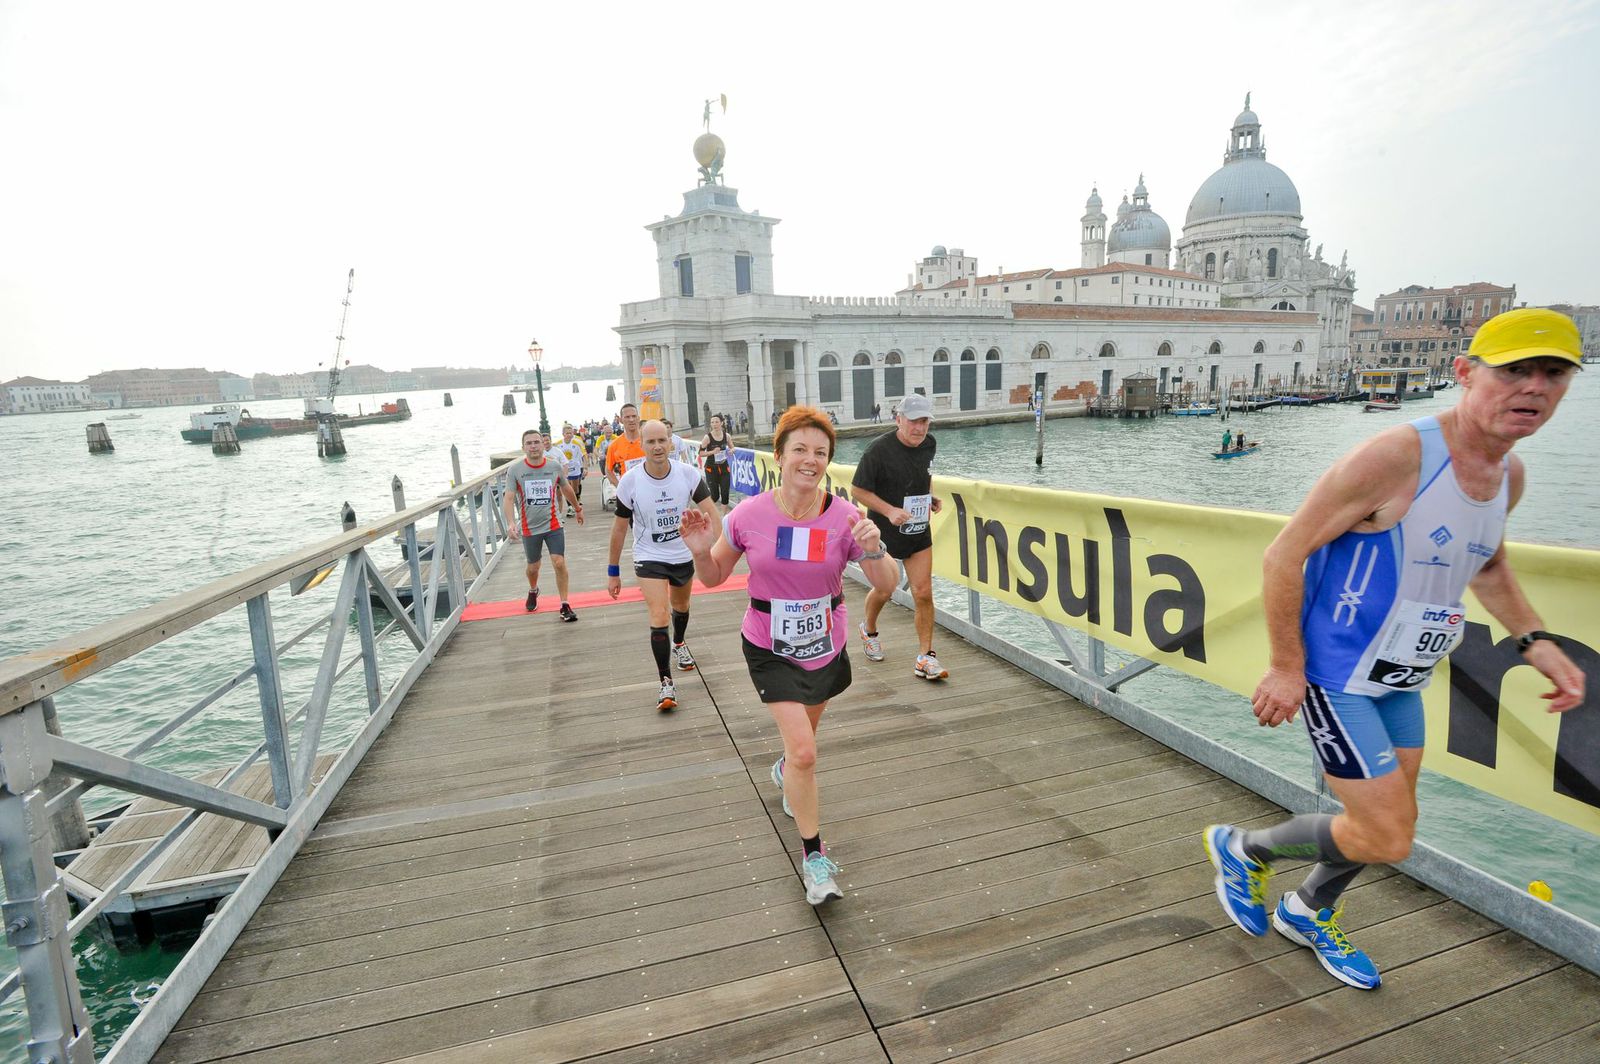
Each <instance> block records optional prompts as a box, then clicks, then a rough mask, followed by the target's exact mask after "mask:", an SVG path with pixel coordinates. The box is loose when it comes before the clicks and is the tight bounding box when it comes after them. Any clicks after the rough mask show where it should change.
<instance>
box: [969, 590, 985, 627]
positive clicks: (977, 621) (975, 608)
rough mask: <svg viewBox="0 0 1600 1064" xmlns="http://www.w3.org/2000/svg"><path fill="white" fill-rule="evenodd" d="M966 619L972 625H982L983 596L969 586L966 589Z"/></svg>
mask: <svg viewBox="0 0 1600 1064" xmlns="http://www.w3.org/2000/svg"><path fill="white" fill-rule="evenodd" d="M967 620H969V621H971V622H972V625H973V627H975V628H982V627H983V596H981V595H979V594H978V593H977V592H976V591H974V590H972V589H971V588H968V589H967Z"/></svg>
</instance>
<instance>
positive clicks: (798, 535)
mask: <svg viewBox="0 0 1600 1064" xmlns="http://www.w3.org/2000/svg"><path fill="white" fill-rule="evenodd" d="M827 550H828V530H827V529H825V528H795V527H793V526H789V527H785V528H780V529H778V557H780V558H786V559H788V560H789V561H794V562H820V561H822V560H823V558H824V557H826V555H827Z"/></svg>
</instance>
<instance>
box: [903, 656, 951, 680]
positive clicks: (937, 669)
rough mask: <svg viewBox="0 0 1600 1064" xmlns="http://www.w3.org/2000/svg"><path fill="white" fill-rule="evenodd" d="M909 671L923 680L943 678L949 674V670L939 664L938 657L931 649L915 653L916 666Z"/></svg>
mask: <svg viewBox="0 0 1600 1064" xmlns="http://www.w3.org/2000/svg"><path fill="white" fill-rule="evenodd" d="M911 671H912V672H913V673H915V674H916V675H918V676H920V677H922V678H923V679H924V680H943V679H944V678H945V677H947V676H949V675H950V671H949V670H948V669H946V668H945V667H944V666H943V665H940V664H939V659H938V657H937V656H936V655H935V654H934V653H933V652H932V651H931V650H930V651H929V652H928V653H926V654H918V655H917V664H916V667H915V668H913V669H912V670H911Z"/></svg>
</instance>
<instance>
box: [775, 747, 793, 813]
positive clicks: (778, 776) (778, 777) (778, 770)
mask: <svg viewBox="0 0 1600 1064" xmlns="http://www.w3.org/2000/svg"><path fill="white" fill-rule="evenodd" d="M772 782H773V783H776V784H777V785H778V790H780V791H781V790H783V758H781V757H780V758H778V760H776V761H774V762H773V763H772ZM783 815H784V816H786V817H788V818H789V819H790V820H793V819H794V810H792V809H790V808H789V796H788V795H787V794H786V795H784V796H783Z"/></svg>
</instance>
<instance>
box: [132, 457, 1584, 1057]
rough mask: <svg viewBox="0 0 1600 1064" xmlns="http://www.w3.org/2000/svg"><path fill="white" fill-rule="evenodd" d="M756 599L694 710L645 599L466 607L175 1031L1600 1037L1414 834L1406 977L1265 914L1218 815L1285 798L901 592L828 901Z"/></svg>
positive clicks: (1338, 1052)
mask: <svg viewBox="0 0 1600 1064" xmlns="http://www.w3.org/2000/svg"><path fill="white" fill-rule="evenodd" d="M589 494H590V495H591V496H594V495H595V494H597V493H596V492H595V491H594V485H593V484H592V483H591V485H590V491H589ZM595 516H596V517H599V518H601V520H599V521H598V522H595V523H594V524H592V525H591V527H590V528H588V529H574V530H573V531H572V533H571V534H570V538H569V549H570V551H571V561H572V565H573V573H574V590H591V591H592V590H594V589H595V588H598V587H600V586H601V585H602V583H603V579H602V576H601V574H602V573H603V572H604V568H603V566H604V558H603V555H602V552H603V550H604V542H605V532H606V531H607V530H608V528H609V524H610V520H611V519H610V516H609V515H604V514H602V513H601V512H600V511H598V510H597V511H596V513H595ZM513 549H517V548H513ZM519 553H520V552H519ZM505 562H506V564H504V565H502V566H500V567H499V568H498V569H497V571H496V573H495V574H494V576H493V577H492V580H491V587H490V590H489V593H488V595H487V596H485V597H486V598H487V599H490V600H520V599H521V597H522V595H523V593H524V585H523V582H522V575H521V568H522V567H521V559H520V557H516V558H511V557H508V558H506V559H505ZM628 582H630V581H629V580H625V583H628ZM543 585H544V589H545V598H544V603H548V606H549V607H553V606H554V602H553V601H552V600H553V598H554V595H553V594H552V592H553V590H554V580H553V575H552V574H551V572H550V570H549V564H548V562H547V563H546V569H545V574H544V580H543ZM846 586H847V587H850V588H852V590H851V591H850V594H849V598H850V609H851V611H852V616H854V617H857V618H859V616H860V612H859V611H860V609H861V597H862V596H861V592H860V589H859V588H854V587H853V585H850V584H849V583H848V582H847V585H846ZM745 601H746V600H745V597H744V595H743V594H742V593H740V592H720V593H712V594H705V595H700V596H697V597H696V599H695V602H694V607H693V621H692V625H691V628H690V637H689V641H690V645H691V646H692V647H693V649H694V651H695V654H696V656H697V657H698V659H699V662H700V669H699V671H698V672H695V673H692V674H689V675H687V676H683V677H681V679H680V684H679V692H680V697H681V700H682V708H680V709H679V710H678V711H677V712H676V713H674V714H671V715H667V716H658V715H657V714H656V712H655V708H654V707H655V681H654V678H653V676H652V672H653V669H652V667H651V664H650V660H649V648H648V641H647V636H646V627H647V626H646V623H645V614H644V607H643V606H642V605H641V604H639V603H621V604H610V605H605V606H597V607H592V608H588V609H585V610H583V611H582V620H581V622H580V623H577V624H561V623H559V622H558V621H557V619H556V617H555V616H554V615H553V614H552V613H547V612H541V613H539V614H536V615H534V616H531V617H530V616H526V615H523V614H520V613H518V614H516V615H515V616H511V617H507V618H505V619H499V620H493V619H490V620H478V621H472V622H469V623H465V624H463V625H462V627H461V629H460V630H459V631H458V633H457V634H456V636H455V638H454V639H453V641H452V642H451V644H450V645H449V646H448V647H447V649H446V650H445V651H444V653H443V654H442V655H441V656H440V657H439V658H438V659H437V661H436V662H435V663H434V664H433V666H432V667H431V668H430V669H429V670H428V672H427V673H426V674H425V675H424V676H423V678H422V680H421V681H420V682H419V683H418V684H417V686H416V687H415V688H414V689H413V691H412V693H411V694H410V696H409V697H408V698H407V700H406V702H405V704H404V705H403V706H402V707H401V709H400V711H399V713H398V714H397V716H396V717H395V719H394V722H393V724H392V725H391V726H390V728H389V730H388V732H387V734H385V735H384V737H383V738H382V739H381V740H380V741H379V742H378V744H377V746H375V747H374V748H373V750H372V752H371V753H370V754H369V756H368V757H367V758H366V761H365V762H364V763H363V764H362V765H361V766H360V768H359V769H358V770H357V773H356V775H355V776H354V777H353V778H352V779H351V781H350V782H349V784H348V785H347V786H346V787H345V790H344V792H343V793H342V794H341V795H340V796H339V798H338V800H337V801H336V803H335V804H334V806H333V807H332V809H331V810H330V812H329V813H328V815H327V816H326V817H325V818H324V820H323V822H322V824H321V826H320V827H319V828H318V830H317V832H316V833H315V835H313V837H312V839H311V841H309V842H308V843H307V844H306V846H305V848H304V850H303V851H302V852H301V853H300V854H299V855H298V856H296V857H295V859H294V860H293V862H292V863H291V864H290V865H289V867H288V869H287V871H286V872H285V874H284V876H283V878H282V880H281V881H280V882H279V884H278V885H277V887H276V888H275V889H274V890H273V891H272V893H271V894H270V896H269V897H268V899H267V901H266V903H265V904H264V905H263V906H262V907H261V908H260V910H259V911H258V912H257V913H256V914H255V916H254V918H253V919H252V920H251V921H250V923H249V925H248V927H246V929H245V930H244V932H243V934H242V935H241V937H240V938H239V940H238V941H237V943H236V944H235V945H234V947H233V948H232V950H231V951H230V952H229V953H228V955H227V957H226V958H225V959H224V960H223V962H222V964H221V966H220V967H219V968H218V970H217V972H216V973H215V975H214V976H213V977H212V979H211V980H210V982H209V983H208V984H207V986H206V988H205V990H204V991H203V992H202V993H201V995H200V996H199V998H198V999H197V1000H196V1001H195V1002H194V1004H193V1005H192V1006H191V1007H190V1009H189V1010H188V1012H187V1014H186V1015H185V1016H184V1018H183V1020H182V1021H181V1023H180V1025H179V1027H178V1028H177V1030H175V1031H174V1032H173V1033H172V1034H171V1036H170V1037H169V1038H168V1040H167V1042H166V1045H165V1047H164V1048H163V1050H162V1052H161V1053H160V1054H159V1056H158V1057H157V1059H159V1060H162V1061H169V1062H179V1061H209V1060H219V1059H228V1060H234V1059H242V1060H251V1061H257V1060H261V1061H267V1060H270V1061H280V1060H292V1061H317V1062H325V1061H339V1062H342V1064H358V1062H363V1061H393V1060H408V1061H410V1060H428V1061H474V1062H478V1061H486V1060H506V1061H518V1062H521V1061H561V1060H575V1059H580V1058H582V1059H587V1058H595V1059H600V1060H604V1061H607V1062H620V1061H647V1060H648V1061H657V1060H678V1059H681V1060H692V1061H697V1062H719V1064H720V1062H726V1061H755V1060H772V1059H782V1060H802V1059H804V1060H827V1061H879V1060H885V1059H890V1060H894V1061H934V1060H948V1059H951V1058H954V1057H958V1056H962V1055H964V1054H971V1055H973V1057H975V1058H976V1059H981V1060H993V1061H1005V1062H1008V1064H1009V1062H1014V1061H1099V1060H1118V1061H1122V1060H1129V1059H1134V1058H1139V1059H1142V1060H1173V1061H1194V1060H1227V1059H1231V1058H1233V1057H1235V1056H1237V1058H1238V1059H1242V1060H1249V1061H1252V1062H1266V1061H1290V1060H1310V1059H1334V1060H1339V1061H1402V1060H1424V1059H1426V1060H1448V1061H1450V1062H1451V1064H1464V1062H1467V1061H1478V1060H1502V1059H1514V1060H1520V1061H1563V1060H1570V1061H1593V1060H1596V1059H1600V1021H1597V1017H1596V1015H1595V1012H1594V1003H1595V1001H1597V1000H1600V980H1596V979H1595V978H1594V977H1593V976H1591V975H1589V974H1587V973H1586V972H1584V971H1583V970H1581V969H1579V968H1577V967H1575V966H1574V965H1572V964H1569V963H1566V962H1565V961H1563V960H1562V959H1561V958H1559V957H1556V956H1554V955H1552V954H1550V953H1548V952H1546V951H1544V950H1542V949H1540V948H1538V947H1535V946H1533V945H1531V944H1530V943H1528V942H1527V941H1525V940H1524V939H1522V938H1520V937H1518V936H1517V935H1514V934H1511V933H1509V932H1507V931H1505V930H1504V929H1502V928H1500V927H1499V926H1497V925H1495V924H1493V923H1492V922H1490V921H1488V920H1486V919H1484V918H1482V917H1480V916H1478V915H1476V914H1474V913H1473V912H1471V911H1469V910H1467V909H1465V908H1464V907H1462V906H1461V905H1459V904H1457V903H1455V902H1452V901H1450V900H1448V899H1446V898H1444V897H1441V896H1440V895H1439V894H1437V893H1435V892H1434V891H1432V890H1429V889H1427V888H1425V887H1423V886H1421V885H1419V884H1417V883H1415V882H1413V881H1411V880H1409V879H1407V878H1406V877H1404V876H1401V875H1398V874H1395V873H1394V872H1392V871H1390V870H1388V869H1371V870H1369V871H1368V872H1366V873H1365V874H1364V875H1363V876H1362V877H1361V879H1360V880H1359V881H1358V885H1357V886H1356V887H1355V889H1354V890H1353V891H1352V892H1351V893H1350V895H1349V907H1348V910H1349V919H1348V921H1347V924H1348V926H1349V927H1350V929H1351V930H1352V932H1353V933H1357V934H1359V939H1358V941H1359V943H1360V944H1361V945H1362V946H1363V947H1365V948H1366V949H1367V950H1369V951H1370V952H1371V953H1372V954H1373V955H1374V956H1375V958H1376V959H1377V960H1378V962H1379V964H1380V965H1381V967H1382V969H1383V972H1384V985H1383V987H1382V988H1381V989H1380V990H1379V991H1377V992H1375V993H1363V992H1361V991H1357V990H1351V989H1346V988H1343V987H1341V986H1339V985H1338V984H1336V983H1335V982H1334V981H1333V980H1332V979H1330V978H1329V977H1328V976H1326V975H1325V974H1324V973H1323V972H1322V970H1321V969H1320V968H1319V967H1318V966H1317V964H1316V961H1315V959H1314V958H1313V957H1312V956H1311V954H1310V953H1309V952H1308V951H1306V950H1302V949H1297V948H1295V947H1294V946H1293V945H1291V944H1290V943H1289V942H1287V941H1286V940H1285V939H1283V938H1282V937H1280V936H1278V935H1276V934H1270V935H1268V937H1266V938H1263V939H1252V938H1249V937H1247V936H1245V935H1243V934H1241V933H1240V932H1239V931H1237V930H1235V929H1234V928H1233V927H1232V925H1230V924H1228V923H1227V921H1226V919H1225V918H1224V917H1223V915H1222V913H1221V911H1220V910H1219V909H1218V907H1217V903H1216V901H1215V898H1214V896H1213V894H1212V882H1211V877H1212V873H1211V869H1210V866H1209V864H1208V863H1207V862H1206V859H1205V856H1204V853H1203V850H1202V847H1201V845H1200V841H1199V833H1200V831H1201V829H1202V828H1203V827H1204V826H1205V825H1206V824H1208V823H1211V822H1213V821H1218V820H1229V821H1236V822H1241V823H1266V822H1269V821H1271V820H1272V819H1273V818H1275V817H1276V816H1278V815H1279V811H1278V810H1277V809H1276V808H1274V807H1273V806H1272V805H1271V804H1270V803H1268V802H1267V801H1265V800H1264V799H1262V798H1260V797H1258V796H1256V795H1254V794H1252V793H1250V792H1248V791H1246V790H1244V789H1242V788H1240V787H1238V786H1236V785H1235V784H1233V783H1231V782H1229V781H1227V780H1225V779H1221V778H1219V777H1218V776H1216V775H1215V774H1214V773H1212V772H1210V771H1208V770H1207V769H1205V768H1202V767H1200V766H1198V765H1196V764H1194V763H1193V762H1191V761H1188V760H1187V759H1185V758H1184V757H1181V756H1179V755H1178V754H1176V753H1173V752H1171V751H1169V750H1166V749H1164V748H1163V747H1161V746H1160V745H1159V744H1157V743H1156V742H1154V741H1152V740H1150V739H1148V738H1146V737H1144V736H1142V735H1140V734H1138V733H1137V732H1134V731H1132V730H1130V729H1128V728H1126V727H1124V726H1123V725H1121V724H1119V723H1117V722H1115V721H1113V720H1111V719H1109V718H1107V717H1104V716H1101V715H1100V714H1099V713H1097V712H1096V711H1094V710H1092V709H1089V708H1087V707H1085V706H1083V705H1081V704H1079V703H1077V702H1074V701H1072V700H1071V699H1069V698H1067V697H1066V696H1064V695H1062V694H1061V693H1060V692H1058V691H1057V690H1055V689H1054V688H1051V687H1049V686H1047V685H1045V684H1043V683H1041V682H1040V681H1038V680H1036V679H1034V678H1033V677H1031V676H1029V675H1026V674H1024V673H1023V672H1021V671H1020V670H1018V669H1016V668H1014V667H1012V666H1010V665H1009V664H1006V663H1003V662H1001V661H998V660H997V659H994V658H992V657H989V656H987V655H985V654H984V653H982V652H980V651H978V650H976V649H975V648H973V647H970V646H967V645H965V644H962V643H959V642H957V641H956V640H954V639H953V638H947V639H942V640H941V641H940V643H939V651H940V654H941V657H942V658H943V659H944V661H945V662H946V664H947V665H948V666H949V667H950V669H951V670H952V674H953V675H952V679H951V680H950V681H949V682H948V683H945V684H941V685H938V686H933V685H927V684H924V683H923V682H921V681H919V680H916V679H914V678H913V677H912V675H911V654H910V648H911V647H912V641H913V636H912V632H911V625H910V617H909V615H908V614H907V613H906V612H905V611H903V610H901V609H899V608H898V607H893V606H891V607H890V608H889V610H887V611H886V614H885V622H886V623H885V625H884V632H885V642H886V646H887V650H888V654H889V660H888V661H886V662H884V663H883V664H872V663H869V662H867V661H866V660H864V659H863V658H862V657H861V656H860V655H859V654H856V655H853V658H854V664H855V670H856V671H855V675H856V683H855V686H854V687H852V688H851V689H850V691H849V692H848V694H847V695H846V696H845V697H843V698H840V699H839V700H838V701H837V702H836V703H835V705H834V706H833V707H832V708H830V710H829V712H828V715H827V716H826V717H825V718H824V723H823V729H822V733H821V743H820V748H821V759H820V769H821V772H820V777H819V778H820V783H821V794H822V803H823V813H824V825H825V831H826V836H827V839H828V842H829V845H830V849H831V850H832V852H833V855H834V856H835V858H836V859H837V860H838V862H839V864H840V865H841V866H842V867H843V873H842V874H841V876H840V883H841V886H843V888H844V890H845V897H844V898H843V899H842V900H837V901H834V902H832V903H831V904H830V905H829V906H827V907H826V908H824V909H822V910H820V911H819V910H813V909H812V908H811V907H810V906H809V905H807V904H806V903H805V900H804V897H803V892H802V889H801V886H800V883H799V880H798V878H797V873H796V851H797V850H798V848H799V843H798V839H797V837H796V834H795V831H794V829H793V826H792V824H791V822H790V821H789V820H787V819H786V818H785V817H784V815H783V813H782V811H781V809H780V808H779V796H778V794H777V792H776V791H775V789H774V788H773V786H772V784H771V783H770V781H769V780H768V775H767V774H768V769H769V766H770V765H771V763H772V761H773V760H774V759H775V758H776V757H777V756H778V753H779V750H780V744H779V741H778V738H777V735H776V732H775V729H774V727H773V725H772V722H771V720H770V718H769V717H768V715H767V713H766V712H765V710H764V709H763V708H762V706H761V705H760V703H758V702H757V701H756V698H755V696H754V692H753V690H752V689H751V686H750V682H749V680H748V678H747V676H746V673H745V669H744V663H743V660H742V658H741V655H740V652H739V646H738V621H739V617H740V614H741V612H742V610H743V609H744V605H745ZM1286 878H1287V881H1288V882H1289V883H1291V884H1292V883H1293V882H1294V881H1295V877H1293V876H1290V877H1286Z"/></svg>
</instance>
